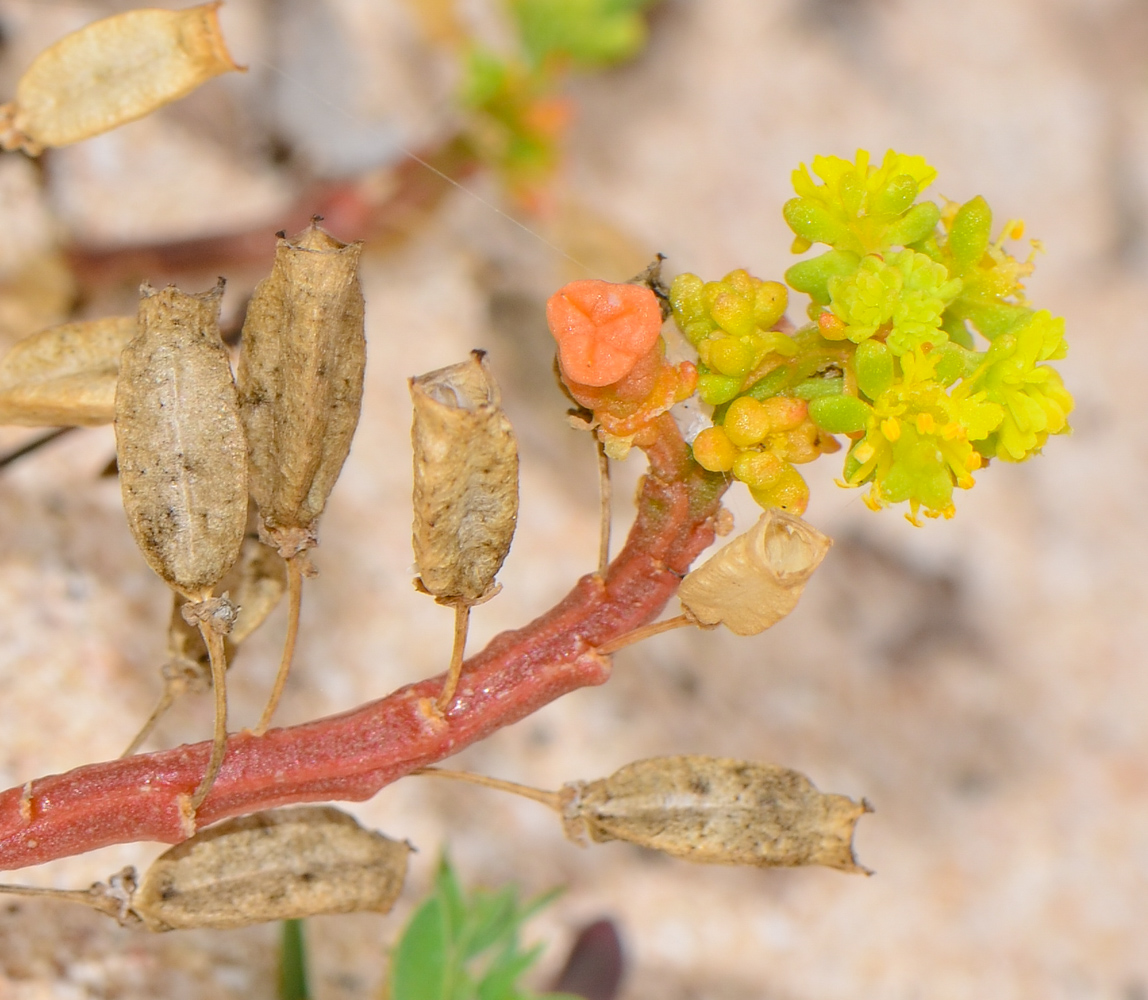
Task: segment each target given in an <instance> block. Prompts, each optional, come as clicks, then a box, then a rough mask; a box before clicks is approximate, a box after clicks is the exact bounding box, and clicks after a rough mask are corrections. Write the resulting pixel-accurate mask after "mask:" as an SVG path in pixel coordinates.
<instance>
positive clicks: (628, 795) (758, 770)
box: [415, 755, 872, 874]
mask: <svg viewBox="0 0 1148 1000" xmlns="http://www.w3.org/2000/svg"><path fill="white" fill-rule="evenodd" d="M415 773H416V774H426V775H431V776H434V777H441V778H453V779H455V780H458V781H468V782H470V783H471V784H475V785H483V786H484V787H486V788H497V789H499V790H501V791H504V792H511V793H512V794H514V795H521V796H523V797H525V798H528V799H533V800H534V801H535V802H541V803H542V804H543V805H546V806H549V807H550V808H551V809H553V810H555V811H556V812H558V813H559V814H560V815H561V816H562V822H563V825H564V827H565V829H566V836H567V837H569V838H570V839H571V840H573V841H575V842H576V843H579V844H582V845H585V844H586V840H587V838H589V839H590V840H595V841H599V842H601V841H607V840H625V841H628V842H630V843H632V844H639V845H640V846H642V847H648V848H650V849H651V850H655V851H663V852H664V853H666V854H672V855H674V857H678V858H684V859H685V860H687V861H698V862H704V863H707V864H719V865H750V866H752V867H756V868H773V867H786V868H790V867H797V866H799V865H826V866H828V867H829V868H839V869H841V870H842V871H847V872H865V873H866V874H868V870H867V869H865V868H862V867H861V866H860V865H858V864H857V860H856V858H855V857H854V856H853V830H854V827H855V826H856V824H857V820H858V819H859V818H860V817H861V816H863V815H864V814H865V813H867V812H872V809H871V808H870V806H869V803H867V802H866V801H865V800H864V799H862V800H861V802H854V801H853V800H852V799H848V798H846V797H845V796H844V795H823V794H822V793H821V792H819V791H817V789H816V788H814V787H813V785H812V784H811V783H810V781H809V779H808V778H806V777H805V776H804V775H802V774H799V773H798V772H797V771H790V770H788V769H786V768H783V767H775V766H774V765H772V764H755V763H752V762H750V761H744V760H731V759H729V758H724V757H701V756H691V755H686V756H680V757H654V758H652V759H650V760H639V761H635V762H634V763H633V764H627V765H626V766H625V767H623V768H622V769H621V770H619V771H616V772H615V773H614V774H612V775H611V776H610V777H609V778H602V779H601V780H599V781H591V782H585V781H574V782H571V783H569V784H567V785H566V786H565V787H564V788H563V789H562V791H560V792H548V791H544V790H543V789H540V788H531V787H529V786H528V785H519V784H516V783H515V782H512V781H501V780H500V779H498V778H488V777H486V776H484V775H481V774H469V773H468V772H466V771H449V770H445V769H443V768H440V767H426V768H421V769H420V770H418V771H416V772H415Z"/></svg>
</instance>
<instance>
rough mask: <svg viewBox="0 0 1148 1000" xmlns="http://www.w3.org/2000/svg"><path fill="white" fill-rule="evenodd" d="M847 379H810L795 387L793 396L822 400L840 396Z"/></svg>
mask: <svg viewBox="0 0 1148 1000" xmlns="http://www.w3.org/2000/svg"><path fill="white" fill-rule="evenodd" d="M844 384H845V379H843V378H841V377H839V376H838V377H836V378H821V377H818V378H809V379H806V380H805V381H804V382H799V383H798V384H797V385H795V386H794V387H793V392H792V394H793V395H794V396H796V397H797V398H798V399H820V398H821V397H822V396H840V395H841V390H842V388H843V386H844Z"/></svg>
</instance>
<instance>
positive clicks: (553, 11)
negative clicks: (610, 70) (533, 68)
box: [510, 0, 651, 68]
mask: <svg viewBox="0 0 1148 1000" xmlns="http://www.w3.org/2000/svg"><path fill="white" fill-rule="evenodd" d="M650 2H651V0H512V3H511V4H510V9H511V12H512V14H513V16H514V18H515V20H516V21H517V22H518V31H519V36H520V38H521V39H522V44H523V47H524V48H525V49H526V52H527V54H528V55H529V57H530V59H531V60H532V61H533V62H534V63H536V64H537V63H540V62H542V61H543V60H545V59H547V58H548V57H551V56H568V57H570V58H571V59H573V60H574V61H575V62H577V63H579V64H581V65H582V66H584V67H586V68H590V67H594V66H606V65H610V64H612V63H618V62H622V61H623V60H625V59H630V58H632V57H633V56H635V55H637V54H638V52H640V51H641V49H642V47H643V46H644V45H645V43H646V36H647V30H646V22H645V20H644V19H643V17H642V15H641V14H640V13H639V12H640V11H641V10H642V9H643V8H644V7H646V6H648V5H649V3H650Z"/></svg>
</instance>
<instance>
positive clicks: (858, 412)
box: [809, 396, 873, 434]
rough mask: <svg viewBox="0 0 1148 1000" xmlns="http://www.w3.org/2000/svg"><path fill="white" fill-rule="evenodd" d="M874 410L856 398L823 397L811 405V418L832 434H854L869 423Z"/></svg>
mask: <svg viewBox="0 0 1148 1000" xmlns="http://www.w3.org/2000/svg"><path fill="white" fill-rule="evenodd" d="M872 412H873V408H872V407H871V406H869V405H868V404H867V403H864V402H862V401H861V400H860V399H858V398H857V397H856V396H822V397H821V398H820V399H815V400H813V401H812V402H811V403H810V404H809V417H810V419H811V420H812V421H813V422H814V423H815V424H817V426H818V427H820V428H821V429H822V430H824V431H828V432H829V433H830V434H854V433H856V432H857V431H863V430H864V429H865V425H866V424H868V423H869V417H870V415H871V414H872Z"/></svg>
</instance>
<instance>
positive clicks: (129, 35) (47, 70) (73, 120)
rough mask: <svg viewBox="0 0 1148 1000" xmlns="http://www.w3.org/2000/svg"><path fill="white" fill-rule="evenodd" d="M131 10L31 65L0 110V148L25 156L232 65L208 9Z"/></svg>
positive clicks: (139, 110)
mask: <svg viewBox="0 0 1148 1000" xmlns="http://www.w3.org/2000/svg"><path fill="white" fill-rule="evenodd" d="M219 6H220V4H219V3H218V2H216V3H208V4H203V5H202V6H199V7H190V8H188V9H187V10H174V11H168V10H131V11H127V12H125V13H123V14H117V15H115V16H114V17H107V18H104V19H103V20H101V21H95V22H93V23H92V24H89V25H87V26H86V27H84V28H81V29H80V30H79V31H75V32H73V33H72V34H70V35H67V36H65V37H64V38H61V39H60V40H59V41H58V42H56V44H55V45H53V46H51V47H50V48H48V49H46V50H45V51H43V52H42V53H40V55H39V56H37V57H36V59H35V60H34V61H33V62H32V65H31V66H29V67H28V69H27V71H26V72H25V73H24V75H23V76H22V77H21V78H20V82H19V83H18V84H17V85H16V100H15V101H13V102H12V103H11V104H7V105H4V107H3V108H0V145H2V146H3V148H5V149H24V150H26V151H27V152H29V153H32V154H33V155H35V154H37V153H39V152H40V151H41V150H42V149H43V148H44V147H45V146H66V145H68V144H69V143H73V142H79V141H80V140H81V139H87V138H89V137H91V136H93V135H98V134H99V133H101V132H106V131H108V130H109V129H112V128H115V127H116V126H117V125H123V124H125V123H126V122H130V121H134V120H135V119H137V118H142V117H143V116H144V115H146V114H149V113H150V112H152V111H155V110H156V109H157V108H160V107H162V106H163V105H165V104H168V103H170V102H171V101H176V100H179V98H181V97H185V96H186V95H187V94H190V93H191V92H192V91H193V90H195V88H196V87H198V86H199V85H200V84H202V83H206V82H207V81H208V80H210V79H211V78H212V77H214V76H218V75H219V74H220V73H226V72H227V71H228V70H233V69H239V68H240V67H238V66H236V65H235V63H234V62H233V61H232V59H231V56H230V55H228V53H227V46H226V45H225V44H224V41H223V35H222V34H221V33H220V30H219V20H218V17H217V15H216V10H217V9H218V7H219Z"/></svg>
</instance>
